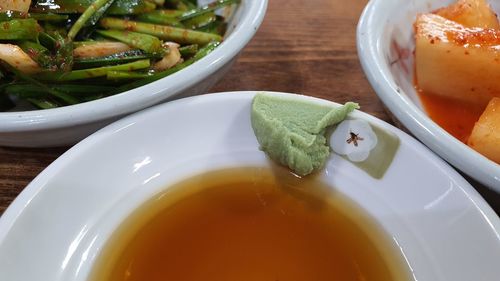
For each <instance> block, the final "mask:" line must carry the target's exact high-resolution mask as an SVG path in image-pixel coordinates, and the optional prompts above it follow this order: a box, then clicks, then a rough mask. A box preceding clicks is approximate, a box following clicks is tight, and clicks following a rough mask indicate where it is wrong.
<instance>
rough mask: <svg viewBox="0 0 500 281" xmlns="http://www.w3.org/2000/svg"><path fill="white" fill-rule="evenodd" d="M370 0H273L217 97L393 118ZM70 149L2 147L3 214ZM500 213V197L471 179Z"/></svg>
mask: <svg viewBox="0 0 500 281" xmlns="http://www.w3.org/2000/svg"><path fill="white" fill-rule="evenodd" d="M366 3H367V1H366V0H351V1H343V0H309V1H301V0H269V7H268V11H267V15H266V18H265V20H264V23H263V24H262V26H261V28H260V29H259V31H258V32H257V34H256V36H255V37H254V39H253V40H252V41H251V42H250V44H249V45H248V46H247V47H246V48H245V50H244V51H243V52H242V54H241V55H240V57H239V58H238V60H237V62H236V63H235V64H234V66H233V68H232V69H231V71H230V73H228V74H227V75H226V76H225V77H224V78H223V79H222V80H221V81H220V82H219V83H218V84H217V85H216V86H215V87H214V88H212V90H211V92H219V91H235V90H269V91H283V92H294V93H301V94H305V95H310V96H315V97H320V98H324V99H327V100H332V101H335V102H340V103H343V102H346V101H351V100H352V101H357V102H359V103H360V104H361V106H362V110H363V111H365V112H367V113H369V114H372V115H374V116H376V117H378V118H380V119H382V120H385V121H389V122H390V121H391V120H390V118H389V116H388V115H387V114H386V112H385V111H384V108H383V105H382V103H381V101H380V100H379V99H378V98H377V96H376V95H375V94H374V92H373V90H372V89H371V87H370V85H369V84H368V81H367V80H366V78H365V76H364V74H363V71H362V69H361V66H360V64H359V61H358V57H357V52H356V24H357V21H358V18H359V16H360V14H361V11H362V9H363V7H364V6H365V5H366ZM67 149H68V148H67V147H66V148H56V149H53V148H52V149H21V148H1V147H0V214H1V213H3V211H4V210H5V209H6V208H7V207H8V205H9V204H10V203H11V202H12V200H13V199H14V198H15V197H16V196H17V195H18V194H19V193H20V192H21V191H22V190H23V188H24V187H25V186H26V185H27V184H28V183H29V182H30V181H31V180H32V179H33V178H34V177H35V176H36V175H37V174H39V173H40V172H41V171H42V170H43V169H44V168H45V167H47V166H48V165H49V164H50V163H51V162H52V161H54V160H55V159H56V158H57V157H59V156H60V155H61V154H62V153H64V152H65V151H66V150H67ZM470 182H471V183H472V184H473V185H474V186H475V187H476V189H477V190H478V191H479V192H480V193H481V194H482V195H483V196H484V197H485V198H486V199H487V201H488V202H489V203H490V205H492V206H493V208H494V209H495V210H496V212H497V213H500V195H499V194H497V193H495V192H492V191H489V190H488V189H487V188H485V187H483V186H481V185H479V184H478V183H476V182H473V181H470Z"/></svg>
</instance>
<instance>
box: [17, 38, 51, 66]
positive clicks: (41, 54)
mask: <svg viewBox="0 0 500 281" xmlns="http://www.w3.org/2000/svg"><path fill="white" fill-rule="evenodd" d="M18 45H19V47H20V48H21V49H23V51H24V52H25V53H26V54H28V55H29V56H30V57H31V58H32V59H33V60H34V61H36V62H37V63H38V64H39V65H40V66H41V67H42V68H52V67H53V66H54V64H53V60H52V56H51V54H50V51H49V50H48V49H47V48H45V47H44V46H42V45H40V44H38V43H36V42H32V41H21V42H19V43H18Z"/></svg>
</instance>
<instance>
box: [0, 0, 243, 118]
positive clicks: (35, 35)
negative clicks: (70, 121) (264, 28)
mask: <svg viewBox="0 0 500 281" xmlns="http://www.w3.org/2000/svg"><path fill="white" fill-rule="evenodd" d="M239 1H240V0H216V1H214V2H212V3H210V4H208V5H204V6H198V3H197V0H39V1H36V0H34V1H31V3H30V1H28V0H25V1H12V2H13V3H10V4H9V3H7V4H1V3H0V6H1V5H6V7H0V11H1V12H0V81H1V82H0V90H1V92H0V110H1V111H6V110H9V109H12V108H13V107H15V105H16V103H19V102H24V103H26V102H28V103H30V104H32V105H33V106H35V107H36V108H39V109H49V108H55V107H60V106H66V105H72V104H77V103H82V102H86V101H91V100H95V99H100V98H103V97H106V96H110V95H114V94H117V93H120V92H124V91H127V90H130V89H133V88H136V87H139V86H142V85H145V84H148V83H150V82H153V81H155V80H158V79H161V78H163V77H166V76H168V75H170V74H172V73H175V72H177V71H179V70H181V69H183V68H185V67H187V66H189V65H191V64H193V63H194V62H196V61H197V60H199V59H201V58H203V57H204V56H206V55H207V54H208V53H210V52H211V51H212V50H214V49H215V48H216V47H217V46H218V45H219V44H220V42H221V41H222V39H223V36H224V33H225V31H226V20H225V19H224V17H223V16H221V15H220V14H221V13H218V11H219V10H220V9H222V8H224V7H227V6H231V5H235V4H238V3H239Z"/></svg>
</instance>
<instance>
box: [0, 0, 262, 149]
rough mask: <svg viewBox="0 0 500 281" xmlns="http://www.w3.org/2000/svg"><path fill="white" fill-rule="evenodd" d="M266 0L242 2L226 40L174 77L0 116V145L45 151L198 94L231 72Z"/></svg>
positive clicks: (255, 28) (260, 16)
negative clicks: (103, 95)
mask: <svg viewBox="0 0 500 281" xmlns="http://www.w3.org/2000/svg"><path fill="white" fill-rule="evenodd" d="M266 8H267V0H243V1H241V4H239V6H238V8H237V10H236V12H235V14H234V16H233V17H232V18H231V19H230V21H229V23H228V33H227V34H226V37H225V39H224V42H223V43H222V44H221V45H220V46H219V47H218V48H217V49H216V50H214V51H213V52H212V53H210V54H209V55H207V56H206V57H204V58H203V59H201V60H200V61H198V62H196V63H194V64H193V65H191V66H189V67H187V68H186V69H183V70H181V71H179V72H177V73H175V74H173V75H170V76H168V77H166V78H163V79H161V80H158V81H155V82H153V83H150V84H148V85H145V86H142V87H139V88H136V89H132V90H130V91H127V92H124V93H120V94H118V95H114V96H111V97H107V98H103V99H99V100H96V101H91V102H86V103H82V104H77V105H72V106H66V107H61V108H56V109H48V110H34V111H22V112H0V146H18V147H45V146H60V145H68V144H74V143H76V142H77V141H79V140H81V139H83V138H84V137H86V136H88V135H89V134H91V133H93V132H95V131H96V130H98V129H99V128H102V127H103V126H105V125H107V124H109V123H111V122H112V121H115V120H117V119H119V118H120V117H122V116H124V115H126V114H130V113H132V112H135V111H138V110H141V109H144V108H146V107H149V106H152V105H154V104H158V103H161V102H164V101H166V100H168V99H172V98H174V97H182V96H189V95H197V94H201V93H204V92H205V91H206V90H208V89H209V88H210V87H211V86H213V85H214V84H215V83H216V82H217V81H218V80H219V79H220V78H222V76H223V75H224V74H225V73H226V72H227V71H228V70H229V68H230V67H231V65H232V63H233V62H234V60H235V59H236V57H237V55H238V53H239V52H240V51H241V50H242V49H243V47H244V46H245V45H246V44H247V43H248V42H249V41H250V39H251V38H252V37H253V35H254V34H255V32H256V31H257V29H258V27H259V26H260V24H261V22H262V20H263V19H264V15H265V12H266Z"/></svg>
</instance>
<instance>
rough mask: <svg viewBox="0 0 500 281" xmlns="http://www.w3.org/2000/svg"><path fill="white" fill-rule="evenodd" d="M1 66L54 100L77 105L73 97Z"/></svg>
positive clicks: (8, 66) (9, 67) (12, 69)
mask: <svg viewBox="0 0 500 281" xmlns="http://www.w3.org/2000/svg"><path fill="white" fill-rule="evenodd" d="M2 64H3V66H4V67H5V68H6V69H8V70H9V71H10V72H12V73H14V74H15V75H16V76H17V78H19V79H21V80H23V81H26V82H28V83H30V84H32V85H34V86H37V87H39V88H40V89H42V90H43V91H45V92H47V93H48V94H50V95H52V96H54V97H56V98H59V99H60V100H62V101H64V102H65V103H67V104H77V103H78V100H77V99H75V98H74V97H72V96H70V95H68V94H66V93H63V92H60V91H58V90H55V89H52V88H50V87H49V86H47V85H45V84H44V83H42V82H40V81H38V80H36V79H33V78H32V77H30V76H28V75H26V74H24V73H22V72H20V71H18V70H17V69H15V68H14V67H12V66H10V65H9V64H8V63H2Z"/></svg>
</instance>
